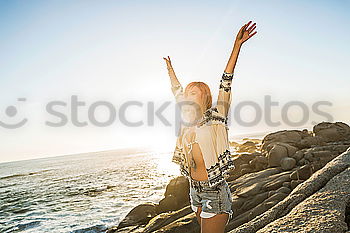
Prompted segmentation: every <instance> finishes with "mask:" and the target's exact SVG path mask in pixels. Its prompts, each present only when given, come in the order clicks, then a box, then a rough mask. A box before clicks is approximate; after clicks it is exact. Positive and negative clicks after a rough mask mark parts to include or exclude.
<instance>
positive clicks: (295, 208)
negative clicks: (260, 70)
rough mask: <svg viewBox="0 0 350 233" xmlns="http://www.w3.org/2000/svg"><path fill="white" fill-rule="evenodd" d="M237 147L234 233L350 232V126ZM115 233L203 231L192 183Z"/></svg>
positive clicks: (320, 127)
mask: <svg viewBox="0 0 350 233" xmlns="http://www.w3.org/2000/svg"><path fill="white" fill-rule="evenodd" d="M230 145H231V148H232V153H231V154H232V156H233V158H234V161H235V165H236V168H235V169H234V170H232V171H231V173H230V177H229V178H228V179H227V181H228V183H229V186H230V189H231V193H232V198H233V199H232V200H233V205H232V210H233V211H234V216H233V219H232V220H231V221H230V222H229V224H228V225H227V227H226V230H227V232H229V233H243V232H244V233H249V232H251V233H253V232H259V233H262V232H330V233H331V232H337V233H341V232H347V233H350V127H349V125H347V124H345V123H343V122H335V123H331V122H321V123H319V124H317V125H315V126H314V127H313V129H312V131H308V130H307V129H303V130H281V131H277V132H274V133H270V134H267V135H265V137H264V138H263V139H262V140H258V139H245V142H244V143H241V144H240V143H237V142H230ZM107 232H108V233H114V232H115V233H127V232H128V233H137V232H138V233H141V232H142V233H149V232H155V233H160V232H162V233H177V232H179V233H184V232H185V233H198V232H200V227H199V224H198V223H197V220H196V216H195V214H194V212H193V211H192V209H191V207H190V202H189V183H188V181H187V179H186V178H185V177H183V176H179V177H176V178H174V179H173V180H171V181H170V183H169V184H168V185H167V188H166V191H165V193H164V198H163V199H162V200H161V201H160V202H159V203H157V204H156V203H144V204H142V205H139V206H136V207H135V208H133V209H132V210H131V211H130V212H129V213H128V214H127V216H126V217H125V218H124V219H123V220H122V221H121V222H120V223H119V224H118V225H117V226H114V227H111V228H110V229H108V230H107Z"/></svg>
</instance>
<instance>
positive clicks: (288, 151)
mask: <svg viewBox="0 0 350 233" xmlns="http://www.w3.org/2000/svg"><path fill="white" fill-rule="evenodd" d="M297 150H298V148H297V147H294V146H291V145H289V144H287V143H281V142H276V143H273V144H272V148H271V149H270V150H269V152H268V155H267V159H268V166H269V167H279V166H281V160H282V159H283V158H285V157H292V156H293V155H294V154H295V152H296V151H297Z"/></svg>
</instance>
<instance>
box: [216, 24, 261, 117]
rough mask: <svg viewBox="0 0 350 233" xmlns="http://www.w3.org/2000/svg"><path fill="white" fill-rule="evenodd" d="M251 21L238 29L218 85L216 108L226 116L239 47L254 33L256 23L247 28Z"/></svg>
mask: <svg viewBox="0 0 350 233" xmlns="http://www.w3.org/2000/svg"><path fill="white" fill-rule="evenodd" d="M251 22H252V21H249V22H248V23H246V24H245V25H243V26H242V27H241V29H240V30H239V32H238V34H237V36H236V40H235V43H234V47H233V50H232V52H231V55H230V59H229V61H228V62H227V65H226V68H225V71H224V73H223V74H222V76H221V80H220V86H219V95H218V99H217V109H218V111H219V112H220V113H221V114H223V115H224V116H225V117H227V114H228V111H229V109H230V104H231V84H232V79H233V74H234V69H235V66H236V63H237V58H238V55H239V51H240V49H241V46H242V44H243V43H244V42H245V41H247V40H248V39H249V38H251V37H252V36H254V35H255V34H256V32H254V33H252V32H253V30H254V29H255V28H256V23H254V24H253V25H251V26H250V27H249V28H248V26H249V25H250V23H251Z"/></svg>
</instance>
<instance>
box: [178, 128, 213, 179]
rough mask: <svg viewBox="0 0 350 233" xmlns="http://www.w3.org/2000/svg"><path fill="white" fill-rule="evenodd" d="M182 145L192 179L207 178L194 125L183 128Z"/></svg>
mask: <svg viewBox="0 0 350 233" xmlns="http://www.w3.org/2000/svg"><path fill="white" fill-rule="evenodd" d="M182 143H183V146H184V148H186V149H185V154H186V156H187V159H188V161H189V165H190V176H191V177H192V179H194V180H200V181H203V180H208V173H207V171H206V169H205V163H204V159H203V154H202V151H201V149H200V146H199V143H198V141H197V132H196V126H192V127H188V128H186V129H185V130H184V134H183V141H182Z"/></svg>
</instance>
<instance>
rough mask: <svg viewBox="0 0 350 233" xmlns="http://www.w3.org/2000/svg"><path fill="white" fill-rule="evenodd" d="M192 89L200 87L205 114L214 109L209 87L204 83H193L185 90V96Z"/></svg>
mask: <svg viewBox="0 0 350 233" xmlns="http://www.w3.org/2000/svg"><path fill="white" fill-rule="evenodd" d="M192 87H198V88H199V90H200V91H201V97H202V106H201V107H202V108H203V112H205V111H206V110H208V109H209V108H211V107H212V95H211V91H210V88H209V86H208V85H207V84H206V83H204V82H191V83H189V84H188V85H187V86H186V88H185V96H187V94H188V92H189V90H190V89H191V88H192Z"/></svg>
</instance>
